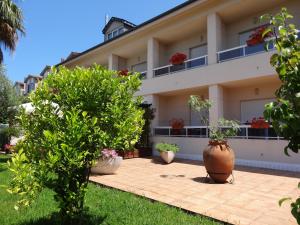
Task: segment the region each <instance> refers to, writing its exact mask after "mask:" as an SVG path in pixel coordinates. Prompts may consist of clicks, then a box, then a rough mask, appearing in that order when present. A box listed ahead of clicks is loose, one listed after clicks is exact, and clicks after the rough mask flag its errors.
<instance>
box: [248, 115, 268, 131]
mask: <svg viewBox="0 0 300 225" xmlns="http://www.w3.org/2000/svg"><path fill="white" fill-rule="evenodd" d="M269 127H270V124H269V123H268V122H267V121H266V120H265V119H264V118H263V117H258V118H255V117H254V118H253V119H252V121H251V128H256V129H267V128H269Z"/></svg>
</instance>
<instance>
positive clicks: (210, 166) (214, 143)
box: [189, 96, 239, 183]
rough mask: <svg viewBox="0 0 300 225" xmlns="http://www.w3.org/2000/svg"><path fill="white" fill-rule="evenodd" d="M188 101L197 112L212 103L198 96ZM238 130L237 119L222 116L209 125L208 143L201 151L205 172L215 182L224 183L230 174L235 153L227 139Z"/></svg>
mask: <svg viewBox="0 0 300 225" xmlns="http://www.w3.org/2000/svg"><path fill="white" fill-rule="evenodd" d="M189 103H190V105H191V107H192V108H193V109H194V110H195V111H198V112H200V111H202V110H205V109H209V108H210V107H211V105H212V103H211V102H210V101H209V100H201V99H200V98H199V97H198V96H191V97H190V101H189ZM200 115H201V114H200ZM201 119H202V120H206V121H207V122H206V124H208V119H207V118H201ZM238 131H239V124H238V122H237V121H234V120H226V119H223V118H222V119H219V120H218V121H217V123H216V124H215V125H214V126H209V143H208V146H207V147H206V148H205V150H204V151H203V161H204V166H205V169H206V171H207V174H208V175H209V176H210V177H211V179H212V180H213V181H215V182H216V183H225V182H226V181H227V179H228V177H229V176H230V175H231V174H232V170H233V168H234V161H235V155H234V152H233V150H232V149H231V148H230V146H229V145H228V142H227V139H228V138H229V137H233V136H236V134H237V132H238Z"/></svg>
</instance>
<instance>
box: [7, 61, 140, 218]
mask: <svg viewBox="0 0 300 225" xmlns="http://www.w3.org/2000/svg"><path fill="white" fill-rule="evenodd" d="M140 84H141V81H140V79H139V74H131V75H129V76H118V75H116V72H115V71H108V70H106V69H104V68H103V67H101V66H98V65H94V66H92V67H90V68H80V67H76V68H75V69H67V68H64V67H60V68H58V69H53V70H52V72H51V73H50V74H49V75H48V76H47V78H46V79H44V80H43V82H42V83H41V84H40V85H39V87H38V88H37V90H36V91H35V93H33V94H32V95H31V96H30V100H31V101H32V104H33V107H34V110H33V111H32V112H31V113H29V114H26V113H25V110H22V112H21V114H20V116H19V123H20V125H21V126H22V129H23V130H24V140H23V141H22V142H20V143H19V144H18V145H17V146H16V150H17V153H16V154H15V155H14V156H13V158H12V160H11V162H10V165H9V168H10V170H11V171H12V173H13V179H12V182H11V185H10V188H9V191H10V192H11V193H17V194H19V196H20V199H19V201H18V204H17V205H16V208H17V209H18V207H19V206H21V205H25V206H27V205H29V204H30V203H32V202H33V200H34V199H35V198H36V196H37V195H38V194H39V193H40V192H41V191H42V190H43V189H44V188H49V189H51V190H53V191H54V192H55V200H56V201H57V202H58V204H59V208H60V215H61V217H62V218H63V221H66V223H67V224H72V223H73V222H72V221H76V220H77V219H78V218H80V215H81V214H82V213H83V212H84V196H85V193H86V188H87V184H88V180H89V174H90V168H91V167H92V165H94V164H95V161H96V159H97V158H98V157H100V156H101V150H103V149H105V148H110V149H128V148H129V147H130V146H132V145H134V144H135V143H136V142H137V141H138V139H139V137H140V134H141V132H142V127H143V124H144V121H143V118H142V117H143V110H142V109H140V108H139V105H140V99H139V98H133V94H134V93H135V92H136V91H137V90H138V89H139V86H140ZM74 223H76V222H74Z"/></svg>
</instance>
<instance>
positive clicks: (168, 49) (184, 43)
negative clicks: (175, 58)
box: [160, 32, 207, 66]
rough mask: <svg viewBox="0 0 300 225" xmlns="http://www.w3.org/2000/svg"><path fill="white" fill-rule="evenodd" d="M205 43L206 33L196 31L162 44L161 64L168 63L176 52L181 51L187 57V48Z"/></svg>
mask: <svg viewBox="0 0 300 225" xmlns="http://www.w3.org/2000/svg"><path fill="white" fill-rule="evenodd" d="M206 43H207V34H206V32H205V33H204V32H203V33H197V34H194V35H191V36H187V37H186V38H184V39H182V40H180V41H177V42H175V43H172V44H168V45H165V46H164V45H162V49H163V51H161V53H160V54H161V61H162V62H161V63H160V64H161V65H162V66H163V65H168V64H169V59H170V57H171V56H172V55H173V54H175V53H176V52H182V53H184V54H186V55H187V57H188V58H189V49H190V48H193V47H196V46H199V45H203V44H206Z"/></svg>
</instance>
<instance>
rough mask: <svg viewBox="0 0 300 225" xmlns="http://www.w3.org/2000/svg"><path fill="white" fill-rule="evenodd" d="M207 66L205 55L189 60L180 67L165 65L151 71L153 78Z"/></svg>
mask: <svg viewBox="0 0 300 225" xmlns="http://www.w3.org/2000/svg"><path fill="white" fill-rule="evenodd" d="M205 65H207V55H205V56H201V57H197V58H193V59H189V60H186V61H184V63H182V64H180V65H167V66H162V67H158V68H155V69H153V74H154V77H159V76H164V75H168V74H170V73H176V72H179V71H182V70H189V69H193V68H196V67H201V66H205Z"/></svg>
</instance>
